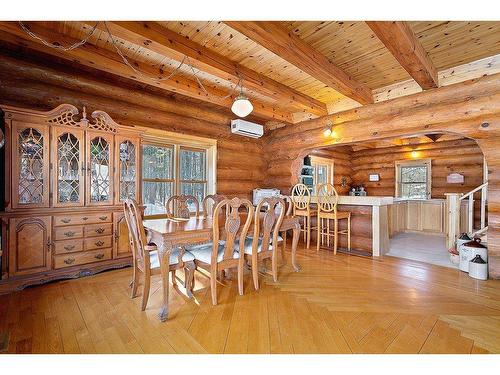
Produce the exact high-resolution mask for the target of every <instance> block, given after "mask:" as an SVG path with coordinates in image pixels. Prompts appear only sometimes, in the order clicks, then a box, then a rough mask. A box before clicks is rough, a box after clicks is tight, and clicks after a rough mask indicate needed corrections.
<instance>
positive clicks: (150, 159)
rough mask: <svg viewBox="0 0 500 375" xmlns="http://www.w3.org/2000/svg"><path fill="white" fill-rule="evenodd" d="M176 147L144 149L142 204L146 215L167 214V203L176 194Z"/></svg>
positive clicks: (147, 146)
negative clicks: (174, 161)
mask: <svg viewBox="0 0 500 375" xmlns="http://www.w3.org/2000/svg"><path fill="white" fill-rule="evenodd" d="M173 160H174V147H173V146H154V145H144V146H143V147H142V202H143V204H144V205H145V206H146V209H145V212H144V213H145V214H146V215H156V214H163V213H165V203H166V202H167V200H168V198H169V197H170V196H172V195H173V192H174V183H175V180H174V169H173V165H174V163H173Z"/></svg>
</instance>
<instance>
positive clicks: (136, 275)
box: [130, 262, 139, 298]
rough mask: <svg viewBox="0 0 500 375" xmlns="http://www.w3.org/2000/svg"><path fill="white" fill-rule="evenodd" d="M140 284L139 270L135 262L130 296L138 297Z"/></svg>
mask: <svg viewBox="0 0 500 375" xmlns="http://www.w3.org/2000/svg"><path fill="white" fill-rule="evenodd" d="M134 263H135V262H134ZM138 286H139V270H138V269H137V266H136V265H135V264H134V270H133V275H132V290H131V292H130V298H135V297H137V288H138Z"/></svg>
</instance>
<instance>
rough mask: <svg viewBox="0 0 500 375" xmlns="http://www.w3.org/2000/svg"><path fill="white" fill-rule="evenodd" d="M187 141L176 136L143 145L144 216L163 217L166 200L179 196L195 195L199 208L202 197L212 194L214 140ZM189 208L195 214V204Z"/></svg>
mask: <svg viewBox="0 0 500 375" xmlns="http://www.w3.org/2000/svg"><path fill="white" fill-rule="evenodd" d="M169 141H172V142H176V143H170V142H169ZM189 141H190V139H184V138H180V137H177V138H176V137H175V136H172V137H169V139H166V140H164V141H162V140H160V139H157V138H155V139H152V140H148V139H146V140H145V143H144V144H143V146H142V201H143V204H144V205H145V206H146V208H145V212H144V213H145V215H148V216H151V215H163V214H165V211H166V209H165V204H166V203H167V200H168V198H170V197H171V196H172V195H180V194H186V195H193V196H195V197H196V198H197V199H198V202H199V203H200V209H201V202H202V200H203V198H204V197H205V196H206V195H207V194H214V193H215V191H216V189H215V175H216V164H215V163H216V159H217V157H216V146H215V141H214V142H213V143H211V144H206V143H202V142H199V141H198V142H196V141H197V140H196V139H195V141H191V142H189ZM164 142H165V144H163V143H164ZM166 142H169V143H170V144H167V143H166ZM177 142H179V143H177ZM180 142H184V143H185V144H180ZM191 144H192V145H196V147H192V146H191ZM189 208H190V209H191V210H192V211H194V209H195V207H194V204H192V205H191V206H190V207H189Z"/></svg>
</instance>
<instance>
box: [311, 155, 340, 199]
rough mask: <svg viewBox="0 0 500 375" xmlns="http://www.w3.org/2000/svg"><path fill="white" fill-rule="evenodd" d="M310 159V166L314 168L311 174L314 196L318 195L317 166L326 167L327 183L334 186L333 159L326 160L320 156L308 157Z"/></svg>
mask: <svg viewBox="0 0 500 375" xmlns="http://www.w3.org/2000/svg"><path fill="white" fill-rule="evenodd" d="M310 158H311V166H312V167H314V172H313V190H314V194H315V195H317V194H318V191H317V190H318V183H317V182H318V181H317V175H318V166H319V165H326V167H327V178H326V179H327V182H328V183H330V184H332V185H333V184H334V173H335V161H334V160H333V159H328V158H323V157H321V156H314V155H310Z"/></svg>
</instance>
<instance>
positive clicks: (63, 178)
mask: <svg viewBox="0 0 500 375" xmlns="http://www.w3.org/2000/svg"><path fill="white" fill-rule="evenodd" d="M57 161H58V171H57V201H58V202H59V203H71V202H78V201H79V200H80V173H79V164H80V141H79V140H78V138H77V137H75V136H74V135H73V134H70V133H64V134H61V135H60V136H59V137H58V138H57Z"/></svg>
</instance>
